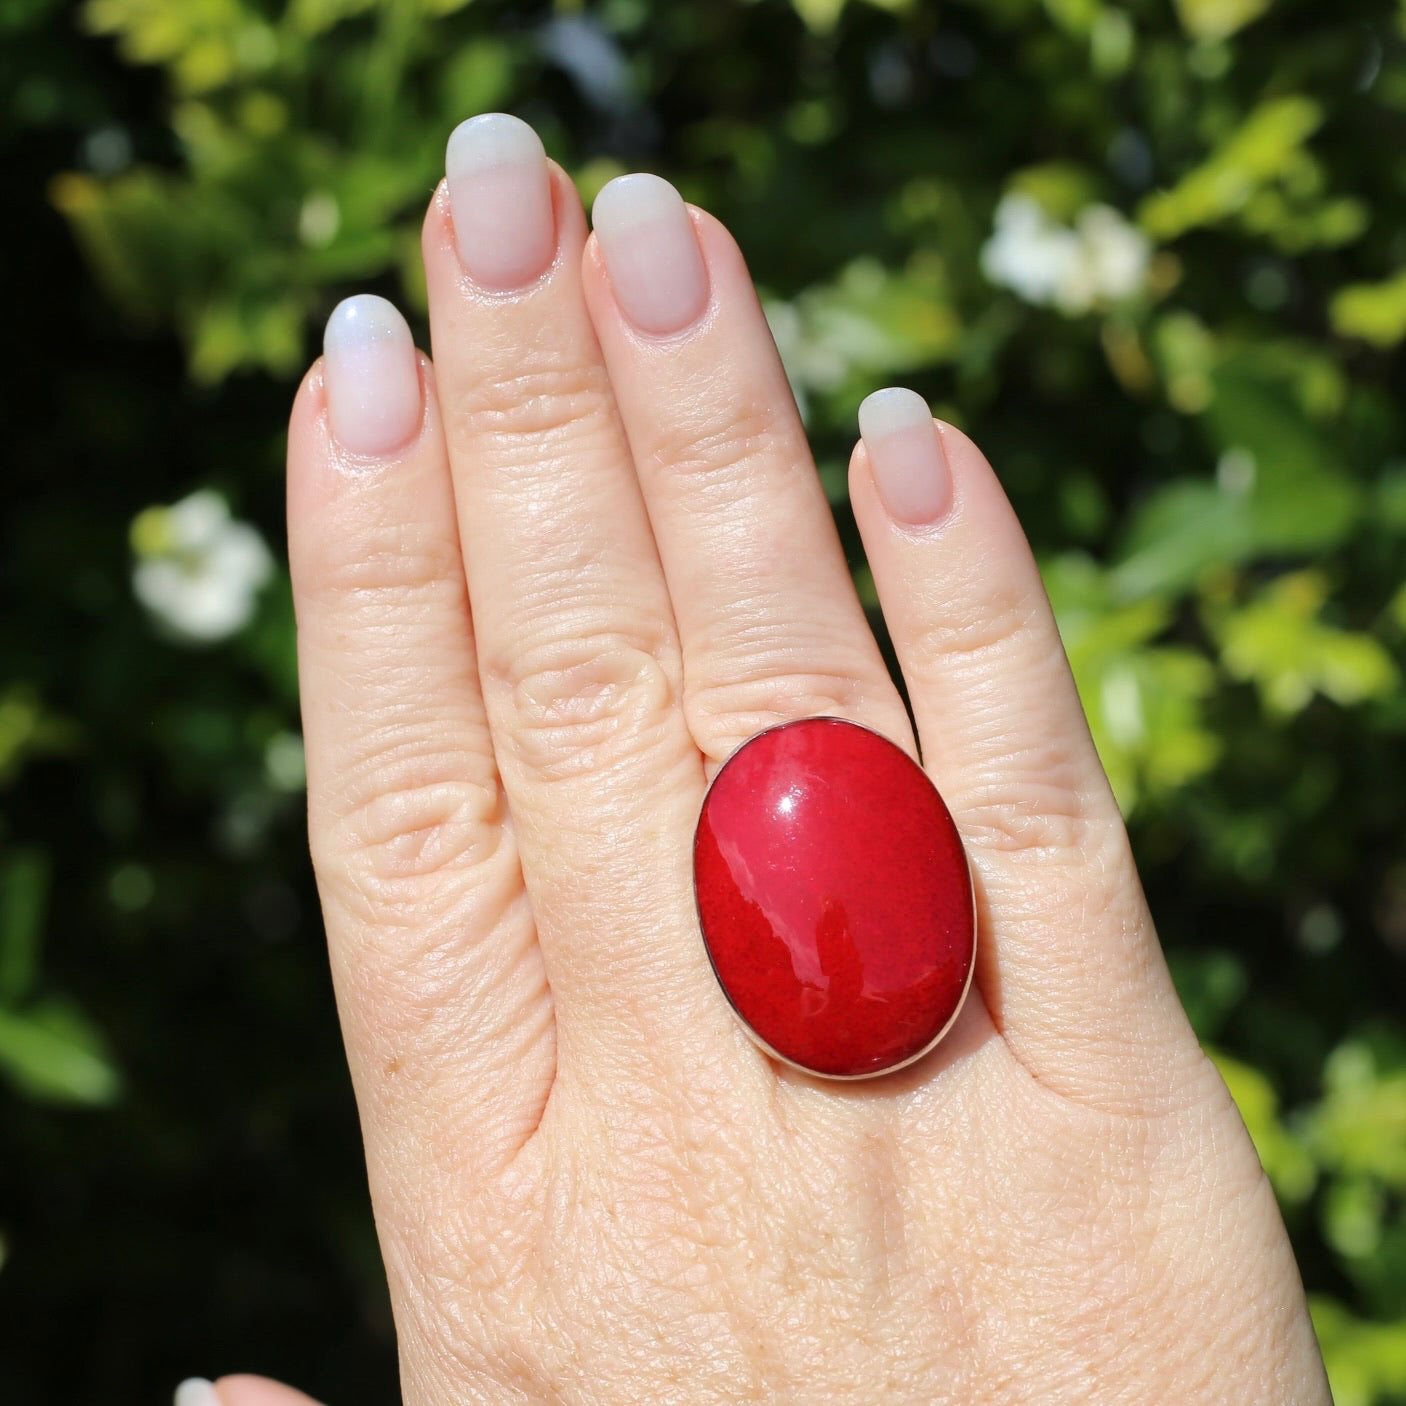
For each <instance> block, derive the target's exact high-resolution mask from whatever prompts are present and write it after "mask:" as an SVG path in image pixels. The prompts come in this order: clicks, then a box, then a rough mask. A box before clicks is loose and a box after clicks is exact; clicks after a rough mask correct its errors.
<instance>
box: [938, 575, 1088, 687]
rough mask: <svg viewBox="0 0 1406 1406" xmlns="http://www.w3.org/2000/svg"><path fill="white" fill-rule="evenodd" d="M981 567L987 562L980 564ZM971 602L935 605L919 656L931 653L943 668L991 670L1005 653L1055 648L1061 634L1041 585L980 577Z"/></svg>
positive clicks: (1057, 646) (1057, 647) (1057, 645)
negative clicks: (998, 584)
mask: <svg viewBox="0 0 1406 1406" xmlns="http://www.w3.org/2000/svg"><path fill="white" fill-rule="evenodd" d="M978 565H979V567H980V569H985V567H986V563H984V562H983V563H979V564H978ZM972 600H973V602H974V603H973V604H972V605H969V606H968V608H967V609H965V610H963V609H962V608H961V607H960V605H957V604H955V603H954V605H951V606H947V607H945V608H943V609H941V610H935V611H933V612H932V613H931V614H930V616H929V618H928V620H927V621H926V623H925V625H924V626H923V628H922V632H921V636H920V638H919V640H918V642H917V644H918V650H917V653H918V657H920V658H923V659H930V660H934V661H936V662H937V664H938V665H939V666H940V667H941V668H942V669H944V670H949V669H951V668H953V667H963V668H973V669H982V670H989V669H993V668H997V667H1000V666H999V664H998V663H997V662H996V661H998V660H1000V659H1001V658H1002V657H1003V656H1007V655H1010V654H1013V653H1024V652H1026V651H1039V650H1041V649H1042V648H1049V647H1050V646H1051V645H1052V646H1053V647H1054V648H1055V649H1056V650H1058V649H1059V647H1060V646H1059V636H1058V634H1057V633H1056V631H1055V628H1054V624H1053V622H1052V621H1051V619H1050V616H1049V605H1048V602H1047V600H1046V598H1045V593H1044V588H1043V587H1042V586H1040V585H1038V583H1037V584H1033V585H1015V584H1012V585H1006V586H1004V587H992V586H989V585H987V584H985V583H980V584H979V585H978V586H977V588H976V589H975V590H974V591H973V592H972Z"/></svg>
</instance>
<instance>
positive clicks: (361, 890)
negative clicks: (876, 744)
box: [218, 170, 1329, 1406]
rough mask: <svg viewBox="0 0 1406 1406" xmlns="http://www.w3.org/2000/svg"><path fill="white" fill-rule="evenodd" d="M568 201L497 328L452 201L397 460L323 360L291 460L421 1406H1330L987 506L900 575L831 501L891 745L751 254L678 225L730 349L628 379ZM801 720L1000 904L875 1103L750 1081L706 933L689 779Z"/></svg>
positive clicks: (976, 504) (855, 483)
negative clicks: (338, 421) (336, 415)
mask: <svg viewBox="0 0 1406 1406" xmlns="http://www.w3.org/2000/svg"><path fill="white" fill-rule="evenodd" d="M552 181H553V199H554V202H555V213H556V225H557V250H556V254H555V258H554V260H553V262H552V264H551V266H550V268H549V269H548V270H547V271H546V273H545V274H544V275H543V276H542V277H541V278H539V279H537V280H535V281H534V282H532V283H531V284H530V285H529V286H528V287H527V288H525V289H522V290H519V291H517V292H513V293H507V294H504V293H497V292H485V291H483V290H480V289H479V288H478V287H477V286H476V285H475V284H474V282H473V280H472V279H471V278H470V277H469V276H468V275H467V273H466V272H465V270H464V269H463V267H462V266H461V264H460V262H459V260H458V255H457V253H456V250H455V246H454V241H453V236H452V228H451V215H450V210H449V203H448V199H447V195H446V192H445V190H444V188H443V187H441V189H440V190H439V191H438V192H437V193H436V195H435V198H434V200H433V201H432V203H431V205H430V209H429V212H428V215H427V217H426V221H425V228H424V243H423V254H424V262H425V271H426V275H427V280H428V287H429V299H430V320H431V327H432V339H433V346H434V351H435V363H434V366H433V368H432V367H431V365H430V363H429V361H428V360H425V361H423V362H422V365H421V376H422V383H423V390H424V415H423V421H422V423H421V425H420V427H419V430H418V432H417V433H416V434H415V435H414V436H413V437H412V438H411V440H410V441H409V442H408V443H406V444H405V445H404V446H403V447H402V448H400V449H399V450H397V451H396V452H394V453H392V454H391V455H388V456H386V457H385V458H383V459H380V460H375V461H367V460H356V459H353V458H352V457H351V456H348V455H347V454H345V453H344V452H343V451H342V450H341V449H340V448H339V446H338V445H337V444H336V443H335V442H334V440H333V438H332V436H331V433H330V431H329V425H328V418H327V413H326V396H325V387H324V380H323V372H322V366H321V363H319V364H318V365H315V366H314V367H313V368H312V370H311V371H310V372H309V374H308V376H307V378H306V379H305V381H304V383H303V385H302V388H301V389H300V391H299V393H298V397H297V402H296V405H295V407H294V411H293V417H292V424H291V430H290V441H289V477H288V509H289V533H290V549H291V558H292V571H293V584H294V589H295V593H296V599H297V610H298V627H299V654H300V662H301V669H302V679H303V690H304V693H303V708H304V723H305V735H306V745H307V760H308V792H309V812H310V833H311V844H312V853H313V859H314V863H315V867H316V871H317V877H318V883H319V886H320V891H321V895H322V901H323V908H324V914H325V919H326V927H327V935H328V940H329V943H330V948H331V959H332V968H333V974H334V978H335V982H336V988H337V996H338V1001H339V1005H340V1010H341V1015H342V1022H343V1027H344V1031H345V1036H346V1043H347V1051H348V1058H349V1061H350V1065H351V1070H352V1075H353V1078H354V1081H355V1086H356V1092H357V1097H358V1100H359V1105H360V1110H361V1118H362V1124H363V1129H364V1134H365V1144H366V1155H367V1161H368V1166H369V1172H370V1184H371V1191H372V1198H373V1203H374V1207H375V1213H376V1220H377V1225H378V1229H379V1233H380V1239H381V1245H382V1249H383V1252H384V1256H385V1262H386V1271H387V1275H388V1277H389V1282H390V1289H391V1295H392V1300H393V1303H394V1306H395V1315H396V1323H397V1329H398V1335H399V1343H400V1357H401V1370H402V1381H403V1391H404V1400H405V1402H406V1403H407V1406H449V1403H470V1402H483V1403H489V1402H492V1403H495V1404H496V1403H505V1402H523V1403H526V1402H563V1403H567V1402H569V1403H601V1406H605V1403H609V1404H610V1406H627V1404H628V1403H635V1402H638V1403H645V1402H648V1403H651V1406H661V1404H662V1403H675V1402H677V1403H685V1402H686V1403H689V1404H690V1406H703V1403H710V1402H719V1403H721V1402H728V1403H737V1402H742V1401H757V1402H784V1401H824V1402H827V1403H832V1406H847V1404H848V1403H856V1404H857V1403H866V1406H872V1403H874V1402H878V1401H882V1402H885V1403H894V1404H895V1406H897V1404H899V1403H914V1406H917V1403H923V1406H933V1403H963V1406H986V1404H987V1403H989V1406H1015V1404H1016V1403H1025V1402H1030V1403H1035V1402H1038V1403H1041V1406H1057V1404H1058V1403H1066V1402H1068V1403H1075V1402H1078V1403H1090V1402H1096V1403H1109V1404H1110V1406H1112V1404H1113V1403H1124V1402H1127V1403H1134V1402H1136V1403H1144V1402H1147V1401H1176V1402H1179V1403H1217V1406H1223V1403H1225V1402H1230V1401H1237V1402H1238V1401H1255V1402H1263V1403H1293V1406H1306V1404H1311V1403H1320V1402H1327V1401H1328V1400H1329V1396H1328V1391H1327V1386H1326V1383H1325V1380H1324V1375H1323V1369H1322V1365H1321V1361H1320V1358H1319V1354H1318V1350H1317V1347H1316V1344H1315V1341H1314V1337H1313V1332H1312V1329H1311V1326H1310V1323H1309V1318H1308V1314H1307V1311H1306V1308H1305V1304H1304V1297H1303V1290H1302V1287H1301V1284H1300V1281H1299V1276H1298V1272H1297V1269H1296V1267H1295V1264H1294V1261H1293V1257H1292V1254H1291V1251H1290V1247H1289V1243H1288V1239H1287V1237H1286V1235H1285V1232H1284V1227H1283V1224H1282V1222H1281V1219H1280V1216H1279V1212H1278V1209H1277V1207H1276V1204H1275V1200H1274V1196H1273V1194H1272V1191H1271V1189H1270V1187H1269V1185H1268V1183H1267V1181H1266V1179H1265V1177H1264V1175H1263V1173H1262V1171H1261V1169H1260V1165H1259V1162H1258V1160H1257V1158H1256V1156H1255V1152H1254V1149H1253V1147H1252V1145H1251V1143H1250V1140H1249V1138H1248V1137H1247V1135H1246V1133H1245V1129H1244V1127H1243V1125H1242V1123H1241V1121H1240V1118H1239V1116H1238V1114H1237V1113H1236V1110H1235V1108H1234V1105H1233V1104H1232V1102H1231V1100H1230V1097H1229V1095H1228V1094H1227V1092H1226V1089H1225V1086H1224V1084H1223V1083H1222V1081H1221V1079H1220V1078H1219V1076H1218V1075H1217V1074H1216V1072H1215V1070H1214V1068H1213V1067H1212V1066H1211V1065H1210V1063H1209V1062H1208V1061H1207V1060H1206V1058H1205V1057H1204V1055H1203V1054H1202V1052H1201V1050H1200V1048H1199V1046H1198V1044H1197V1041H1196V1039H1195V1037H1194V1035H1193V1033H1192V1031H1191V1029H1190V1028H1189V1026H1188V1024H1187V1021H1186V1018H1185V1016H1184V1014H1183V1012H1182V1010H1181V1007H1180V1005H1179V1003H1178V1001H1177V998H1176V995H1175V992H1174V990H1173V988H1172V985H1171V982H1170V979H1169V977H1168V973H1167V968H1166V965H1165V963H1164V961H1163V958H1162V954H1161V950H1160V948H1159V946H1158V942H1157V937H1156V934H1155V931H1154V929H1153V924H1152V920H1151V918H1150V916H1149V914H1148V911H1147V908H1146V905H1145V902H1144V899H1143V894H1142V890H1141V887H1140V885H1139V882H1138V877H1137V873H1136V870H1135V868H1134V865H1133V860H1132V857H1131V854H1130V851H1129V847H1128V841H1127V836H1126V833H1125V830H1124V827H1123V824H1122V821H1121V819H1120V816H1119V813H1118V810H1117V807H1116V806H1115V804H1114V801H1113V798H1112V796H1111V794H1110V792H1109V789H1108V785H1107V782H1106V780H1105V778H1104V775H1103V773H1102V770H1101V769H1100V767H1099V764H1098V760H1097V757H1096V755H1095V753H1094V749H1093V746H1092V744H1091V742H1090V739H1089V734H1088V730H1087V727H1086V725H1085V722H1084V719H1083V715H1082V713H1081V711H1080V707H1079V703H1078V700H1077V697H1076V695H1075V691H1074V688H1073V684H1072V682H1071V679H1070V675H1069V671H1068V667H1067V664H1066V661H1065V658H1064V654H1063V651H1062V649H1061V646H1060V642H1059V638H1058V635H1057V633H1056V629H1055V625H1054V621H1053V619H1052V617H1051V614H1050V610H1049V606H1048V603H1047V601H1046V598H1045V594H1044V591H1043V589H1042V587H1041V584H1040V580H1039V577H1038V574H1037V572H1036V568H1035V565H1034V563H1033V561H1032V558H1031V555H1030V551H1029V548H1028V546H1027V544H1026V541H1025V537H1024V534H1023V533H1022V531H1021V529H1020V526H1019V524H1018V523H1017V521H1016V519H1015V517H1014V515H1013V513H1012V511H1011V508H1010V506H1009V504H1008V502H1007V500H1006V498H1005V495H1004V493H1003V492H1002V490H1001V487H1000V484H999V482H998V480H997V478H996V477H995V475H994V474H993V472H992V470H991V468H990V467H989V466H988V464H987V463H986V461H985V460H984V459H983V457H982V455H981V453H980V452H979V450H978V449H977V448H976V447H975V445H973V444H972V443H971V442H970V441H969V440H968V439H967V438H966V437H965V436H964V435H962V434H961V433H960V432H959V431H957V430H956V429H953V428H951V427H949V426H939V432H940V437H941V443H942V446H943V449H944V451H945V454H946V458H947V463H948V467H949V470H950V473H951V478H952V488H951V495H950V503H949V506H948V507H947V509H946V511H945V512H944V513H943V514H942V515H941V517H940V519H939V520H938V521H937V522H935V523H931V524H928V525H925V526H922V527H918V528H914V527H908V526H902V525H900V524H898V523H896V522H894V521H893V520H892V519H890V518H889V516H888V515H887V514H886V512H885V510H884V507H883V505H882V502H881V500H880V498H879V496H878V494H877V492H876V489H875V485H874V480H873V477H872V473H871V464H870V461H869V459H868V457H867V455H866V452H865V451H864V449H863V447H862V446H861V447H860V448H859V449H858V450H857V451H856V453H855V456H854V459H853V462H852V465H851V473H850V485H851V492H852V496H853V504H854V511H855V515H856V517H857V520H858V523H859V526H860V528H861V531H862V533H863V536H864V542H865V546H866V550H867V552H868V556H869V561H870V563H871V566H872V569H873V573H874V579H875V582H876V585H877V587H878V590H879V594H880V597H881V599H882V603H883V609H884V613H885V616H886V618H887V620H888V623H889V625H890V627H891V631H892V636H893V641H894V645H895V647H896V650H897V653H898V657H899V661H900V664H901V667H902V670H903V673H904V676H905V679H906V682H907V685H908V688H909V691H910V695H911V699H912V704H913V710H914V714H915V717H916V722H917V733H916V736H915V734H914V732H913V730H912V729H911V727H910V724H909V721H908V717H907V714H906V712H905V710H904V707H903V705H902V702H901V701H900V698H899V694H898V692H897V690H896V689H895V687H894V685H893V683H892V681H891V680H890V678H889V676H888V674H887V672H886V670H885V666H884V663H883V661H882V659H881V657H880V653H879V650H878V648H877V647H876V645H875V641H874V639H873V637H872V635H871V634H870V631H869V630H868V628H867V626H866V623H865V618H864V614H863V612H862V610H861V608H860V605H859V603H858V601H857V599H856V597H855V594H854V590H853V587H852V585H851V582H850V578H849V575H848V572H847V570H846V567H845V563H844V560H843V557H842V554H841V550H840V547H839V544H838V541H837V539H836V536H835V532H834V528H833V526H832V523H831V518H830V514H829V511H828V509H827V507H826V504H825V500H824V497H823V495H822V492H821V489H820V487H819V484H818V482H817V480H816V477H815V474H814V472H813V466H812V462H811V459H810V455H809V450H808V448H807V446H806V443H805V440H804V437H803V435H802V431H801V427H800V423H799V420H798V417H797V415H796V411H795V407H794V404H793V403H792V400H791V397H790V394H789V391H788V389H787V385H786V381H785V377H784V374H783V372H782V369H781V366H780V363H779V361H778V358H777V355H776V352H775V349H774V347H773V344H772V341H771V338H770V336H769V334H768V332H767V328H766V324H765V321H764V319H763V317H762V314H761V311H760V309H759V307H758V303H757V300H756V296H755V294H754V292H753V289H752V285H751V282H750V280H749V278H748V275H747V272H746V269H745V266H744V264H743V262H742V258H741V256H740V254H739V252H738V250H737V248H736V246H735V244H734V243H733V241H732V239H731V238H730V236H729V235H728V234H727V232H726V231H725V230H724V229H723V227H722V226H721V225H720V224H718V223H717V222H716V221H715V220H714V219H712V218H711V217H710V216H708V215H707V214H705V213H703V212H701V211H696V210H695V211H692V218H693V221H694V225H695V229H696V233H697V236H698V240H699V244H700V247H701V249H702V251H703V255H704V258H705V261H706V264H707V268H708V275H709V280H710V288H711V293H710V301H709V305H708V307H707V309H706V311H705V312H704V314H703V316H702V317H701V318H700V319H699V320H698V321H697V322H696V323H694V324H693V325H692V326H691V327H689V328H687V329H685V330H684V331H683V332H681V333H678V334H676V335H673V336H669V337H665V338H659V337H650V336H647V335H644V334H641V333H639V332H637V331H636V330H634V328H633V327H632V326H631V325H630V324H629V323H628V321H627V320H626V318H625V317H624V315H623V313H622V312H621V310H620V308H619V307H618V305H617V303H616V301H615V298H614V296H613V293H612V290H611V285H610V281H609V277H608V275H607V273H606V270H605V267H604V264H603V261H602V258H601V255H600V251H599V249H598V248H597V247H596V243H595V240H594V237H589V238H588V236H587V230H586V222H585V218H584V214H583V212H582V210H581V208H580V205H579V202H578V199H577V196H576V194H575V192H574V190H573V188H572V186H571V184H570V182H569V181H568V180H567V179H566V178H565V177H564V176H563V175H562V173H561V172H560V171H557V170H554V171H553V177H552ZM470 601H472V619H471V617H470ZM820 713H824V714H831V715H838V716H842V717H848V718H852V719H854V720H856V721H858V722H862V723H865V724H867V725H869V726H870V727H873V728H875V729H877V730H878V731H880V732H883V733H885V734H887V735H888V736H889V737H891V738H893V739H894V740H896V741H898V742H899V743H900V744H901V745H903V746H905V747H908V748H910V749H911V750H913V751H914V752H915V754H917V752H918V748H919V745H921V755H922V758H923V761H924V764H925V766H926V767H927V770H928V772H929V774H930V775H931V776H932V778H933V780H934V781H935V783H936V784H937V786H938V787H939V789H940V790H941V792H942V794H943V796H944V797H945V799H946V800H947V803H948V805H949V806H950V808H951V810H952V813H953V815H954V817H955V818H956V821H957V823H958V826H959V828H960V830H961V832H962V835H963V837H964V841H965V843H966V845H967V848H968V851H969V854H970V856H971V861H972V866H973V870H974V873H975V877H976V881H977V886H978V890H979V923H980V943H979V965H978V971H977V977H976V983H975V986H974V988H973V991H972V993H971V995H970V997H969V999H968V1001H967V1003H966V1005H965V1007H964V1009H963V1012H962V1014H961V1016H960V1018H959V1020H958V1022H957V1025H956V1027H955V1028H954V1030H953V1031H952V1033H951V1034H950V1035H949V1036H948V1037H947V1039H946V1040H945V1041H944V1042H943V1043H942V1045H940V1046H939V1048H938V1050H937V1051H936V1052H935V1053H934V1054H932V1055H931V1056H929V1057H927V1058H926V1059H924V1060H923V1061H921V1062H920V1063H919V1064H917V1065H915V1066H913V1067H912V1068H910V1069H908V1070H905V1071H903V1072H901V1073H899V1074H897V1075H892V1076H888V1077H886V1078H882V1079H880V1080H877V1081H872V1082H868V1083H864V1084H859V1085H836V1084H826V1083H823V1082H819V1081H814V1080H811V1079H809V1078H807V1077H805V1076H804V1075H800V1074H797V1073H795V1072H794V1071H789V1070H785V1069H782V1068H779V1067H777V1066H776V1065H774V1064H773V1063H772V1062H771V1061H769V1060H768V1059H767V1058H766V1057H765V1056H764V1055H763V1054H762V1053H761V1052H760V1051H758V1050H757V1049H756V1048H755V1047H754V1046H753V1045H752V1043H751V1042H750V1041H749V1040H748V1038H747V1037H746V1035H745V1033H744V1032H743V1031H742V1030H741V1029H740V1028H739V1027H738V1026H737V1024H736V1023H735V1021H734V1020H733V1018H732V1016H731V1014H730V1012H729V1010H728V1008H727V1006H726V1004H725V1002H724V1000H723V998H722V996H721V994H720V992H719V990H718V988H717V986H716V983H715V982H714V981H713V979H712V977H711V974H710V971H709V969H708V965H707V960H706V957H705V955H704V951H703V948H702V945H701V942H700V941H699V937H698V933H697V928H696V920H695V917H694V911H693V899H692V893H691V887H690V868H689V862H690V861H689V855H690V838H691V834H692V828H693V824H694V821H695V819H696V816H697V812H698V806H699V802H700V800H701V797H702V795H703V791H704V787H705V785H706V783H707V780H708V778H709V776H710V775H711V774H712V772H713V771H715V770H716V768H717V767H718V765H719V764H720V763H721V761H722V760H723V759H724V758H726V756H727V755H728V753H729V752H730V751H731V750H732V749H733V748H734V747H736V746H737V745H738V744H739V743H740V742H742V741H743V740H744V739H745V738H746V737H748V736H749V735H751V734H752V733H753V732H755V731H757V730H758V729H760V728H762V727H765V726H768V725H770V724H772V723H776V722H780V721H782V720H784V719H788V718H794V717H800V716H806V715H811V714H820ZM218 1391H219V1394H220V1396H221V1399H222V1402H223V1406H307V1398H305V1397H303V1396H302V1395H301V1394H299V1393H296V1392H293V1391H292V1390H291V1389H290V1388H288V1387H284V1386H281V1385H279V1384H277V1383H271V1382H268V1381H266V1380H264V1379H261V1378H253V1377H229V1378H225V1379H223V1380H222V1381H221V1382H220V1383H219V1384H218Z"/></svg>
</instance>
